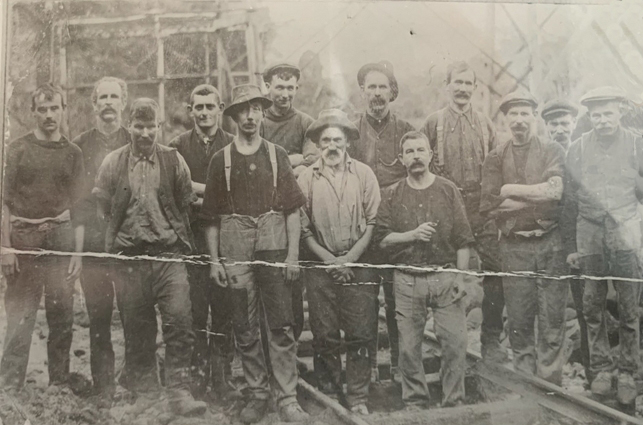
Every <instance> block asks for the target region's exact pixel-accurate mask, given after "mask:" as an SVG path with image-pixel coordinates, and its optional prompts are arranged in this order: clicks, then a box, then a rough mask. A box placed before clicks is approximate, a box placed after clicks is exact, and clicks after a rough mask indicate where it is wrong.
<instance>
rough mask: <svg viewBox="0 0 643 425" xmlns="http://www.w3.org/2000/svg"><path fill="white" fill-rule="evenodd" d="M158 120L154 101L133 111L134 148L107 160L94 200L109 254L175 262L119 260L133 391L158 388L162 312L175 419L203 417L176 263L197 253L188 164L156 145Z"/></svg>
mask: <svg viewBox="0 0 643 425" xmlns="http://www.w3.org/2000/svg"><path fill="white" fill-rule="evenodd" d="M158 112H159V106H158V104H157V103H156V101H154V100H152V99H148V98H140V99H136V100H135V101H134V102H133V103H132V105H131V107H130V117H129V128H128V129H129V132H130V138H131V142H130V143H129V144H128V145H126V146H123V147H122V148H119V149H117V150H115V151H113V152H111V153H110V154H108V155H107V156H106V157H105V160H104V161H103V163H102V165H101V166H100V168H99V170H98V175H97V176H96V183H95V187H94V189H93V191H92V193H93V194H94V195H95V196H96V198H97V199H98V207H99V216H102V217H104V218H105V220H106V221H107V231H106V236H105V250H106V251H107V252H112V253H120V254H122V255H126V256H132V257H135V256H138V255H148V256H153V257H166V258H168V259H171V260H175V261H160V260H154V259H150V258H147V259H145V260H129V261H126V260H119V261H118V264H116V265H114V267H113V269H114V272H113V273H114V283H115V288H116V299H117V301H118V306H119V308H120V309H121V317H122V319H123V330H124V332H125V364H126V367H125V372H126V376H127V384H128V387H129V388H130V389H133V390H135V391H142V392H147V391H150V390H153V389H155V387H158V381H157V379H156V333H157V322H156V310H155V306H156V305H158V308H159V310H160V312H161V318H162V328H163V340H164V342H165V345H166V348H165V387H166V391H167V392H168V396H169V406H170V409H171V410H172V411H173V412H174V413H175V414H178V415H193V414H202V413H204V412H205V409H206V405H205V403H203V402H198V401H195V400H194V399H193V398H192V396H191V394H190V391H189V390H190V357H191V355H192V345H193V343H194V332H193V331H192V315H191V314H190V310H191V303H190V296H189V287H188V275H187V269H186V267H185V263H183V262H181V261H177V260H178V258H179V257H180V256H181V255H183V254H189V253H191V252H192V250H193V248H194V241H193V238H192V232H191V230H190V220H189V216H188V211H189V208H190V205H191V204H192V203H193V202H195V201H196V196H195V195H194V192H193V191H192V185H191V180H190V170H189V169H188V166H187V164H186V163H185V160H184V159H183V157H182V156H181V155H180V154H179V153H178V152H177V151H176V149H174V148H170V147H166V146H163V145H161V144H159V143H158V142H157V135H158V128H159V121H158Z"/></svg>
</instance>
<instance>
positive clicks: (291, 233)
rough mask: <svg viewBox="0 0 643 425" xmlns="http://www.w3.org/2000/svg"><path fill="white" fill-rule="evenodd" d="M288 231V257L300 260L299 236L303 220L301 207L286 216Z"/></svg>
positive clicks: (291, 259)
mask: <svg viewBox="0 0 643 425" xmlns="http://www.w3.org/2000/svg"><path fill="white" fill-rule="evenodd" d="M286 232H287V233H288V259H289V260H290V261H297V260H299V237H300V236H301V222H300V221H299V209H296V210H295V211H293V212H291V213H290V214H288V215H287V216H286Z"/></svg>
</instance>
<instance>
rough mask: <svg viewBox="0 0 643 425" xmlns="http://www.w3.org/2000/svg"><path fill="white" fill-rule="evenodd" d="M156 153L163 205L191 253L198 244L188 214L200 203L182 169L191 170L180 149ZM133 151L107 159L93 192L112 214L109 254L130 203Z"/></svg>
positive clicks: (161, 149) (125, 150)
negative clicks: (191, 207) (130, 160)
mask: <svg viewBox="0 0 643 425" xmlns="http://www.w3.org/2000/svg"><path fill="white" fill-rule="evenodd" d="M156 149H157V150H156V155H157V157H158V161H159V166H160V172H161V183H160V188H159V191H158V197H159V201H160V204H161V207H162V208H163V212H164V213H165V215H166V217H167V219H168V221H169V222H170V224H171V226H172V228H173V229H174V231H175V232H176V233H177V235H178V236H179V239H180V240H181V242H183V245H184V248H185V249H184V251H185V252H186V253H189V252H192V250H193V249H194V240H193V236H192V231H191V230H190V219H189V217H188V211H189V209H190V204H191V203H193V202H195V201H196V199H197V198H196V195H195V194H194V192H193V191H192V182H191V180H190V173H189V170H188V172H187V173H185V170H183V169H181V167H185V168H186V169H187V165H185V162H184V161H181V160H180V157H179V153H178V152H177V150H176V149H174V148H170V147H167V146H163V145H160V144H157V146H156ZM131 150H132V149H131V144H128V145H127V146H124V147H122V148H120V149H117V150H115V151H114V152H112V153H110V154H109V155H107V157H106V158H105V161H103V164H102V165H101V167H100V169H99V170H98V176H97V177H96V187H94V190H93V191H92V193H93V194H94V195H95V196H96V197H97V198H98V200H99V201H100V202H104V205H105V206H106V208H105V210H106V211H108V214H109V216H108V217H106V219H107V220H108V225H107V232H106V235H105V250H106V251H107V252H110V251H111V250H112V247H113V245H114V239H115V238H116V235H117V234H118V231H119V230H120V227H121V225H122V224H123V220H124V219H125V213H126V211H127V206H128V204H129V202H130V197H131V188H130V184H129V173H128V169H127V164H128V158H129V156H130V152H131Z"/></svg>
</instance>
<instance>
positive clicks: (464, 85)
mask: <svg viewBox="0 0 643 425" xmlns="http://www.w3.org/2000/svg"><path fill="white" fill-rule="evenodd" d="M476 87H477V85H476V74H475V72H474V70H473V69H472V68H471V67H470V66H469V65H468V64H467V63H466V62H454V63H452V64H450V65H449V66H448V67H447V76H446V88H447V94H448V96H449V104H448V106H447V107H446V108H443V109H440V110H439V111H437V112H434V113H433V114H431V115H429V117H428V118H427V119H426V121H425V123H424V125H423V126H422V130H421V131H422V132H423V133H424V134H426V136H427V137H428V138H429V141H430V142H431V149H433V151H434V152H436V157H435V158H434V159H433V162H432V163H431V169H432V170H433V171H434V172H435V173H436V174H437V175H439V176H442V177H445V178H447V179H449V180H451V181H452V182H453V183H455V185H456V186H457V187H458V189H459V190H460V194H461V195H462V197H463V199H464V205H465V207H466V210H467V218H468V220H469V224H470V225H471V229H472V230H473V235H474V236H475V238H476V250H471V252H472V254H473V260H474V261H475V262H476V263H478V265H477V266H478V268H479V269H481V270H487V271H491V272H498V271H500V264H499V260H498V257H499V252H498V229H497V228H496V227H495V224H494V222H493V220H487V219H485V218H483V217H482V216H481V215H480V212H479V209H480V181H481V180H482V164H483V162H484V160H485V158H486V157H487V155H488V153H489V152H491V151H492V150H493V148H494V147H495V144H496V137H495V130H494V127H493V123H492V122H491V120H490V119H489V118H487V117H486V116H485V115H484V114H482V113H481V112H478V111H475V110H474V108H473V105H472V104H471V98H472V97H473V93H474V91H475V89H476ZM482 288H483V291H484V297H483V300H482V326H481V329H480V342H481V354H482V358H483V359H485V360H488V361H492V362H496V363H504V362H506V361H507V353H506V350H505V349H504V348H502V347H501V346H500V334H501V333H502V330H503V322H502V310H503V308H504V306H505V300H504V294H503V290H502V279H501V278H500V277H499V276H492V275H487V276H484V279H483V281H482Z"/></svg>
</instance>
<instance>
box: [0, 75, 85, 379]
mask: <svg viewBox="0 0 643 425" xmlns="http://www.w3.org/2000/svg"><path fill="white" fill-rule="evenodd" d="M64 109H65V100H64V96H63V91H62V90H61V89H60V87H56V86H52V85H50V84H45V85H42V86H40V87H38V88H37V89H36V90H35V91H34V92H33V93H32V95H31V111H32V113H33V118H34V120H35V121H36V125H37V127H36V128H35V130H34V131H32V132H31V133H29V134H27V135H25V136H22V137H20V138H18V139H16V140H14V141H12V142H11V143H9V145H8V146H7V148H6V151H5V156H6V157H5V169H4V179H3V185H4V190H3V197H2V247H3V252H2V273H3V274H4V277H5V278H6V280H7V289H6V293H5V296H4V299H5V307H6V312H7V334H6V337H5V340H4V348H3V353H2V361H1V362H0V388H2V389H10V388H12V389H20V388H22V386H23V384H24V381H25V374H26V372H27V365H28V363H29V349H30V348H31V337H32V333H33V329H34V325H35V322H36V313H37V311H38V306H39V305H40V299H41V297H42V293H43V288H44V292H45V313H46V316H47V326H48V327H49V336H48V339H47V367H48V370H49V384H50V385H64V384H66V383H67V381H68V378H69V350H70V348H71V341H72V324H73V318H74V298H73V294H74V282H75V281H76V279H77V278H78V276H79V275H80V271H81V268H82V261H81V257H79V256H75V255H72V253H73V252H74V251H75V252H81V251H82V250H83V233H84V226H83V225H82V223H81V222H77V221H76V210H75V208H76V206H77V205H76V204H77V201H78V200H79V199H80V196H81V192H82V186H83V179H84V169H83V156H82V152H81V151H80V149H78V146H76V145H74V144H73V143H70V142H69V141H68V140H67V139H66V138H65V136H63V135H62V134H61V133H60V125H61V124H62V120H63V113H64ZM4 248H13V249H16V250H25V251H37V250H52V251H59V252H63V253H67V254H66V255H29V254H15V253H9V252H6V251H5V250H4ZM70 256H71V257H70Z"/></svg>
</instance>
